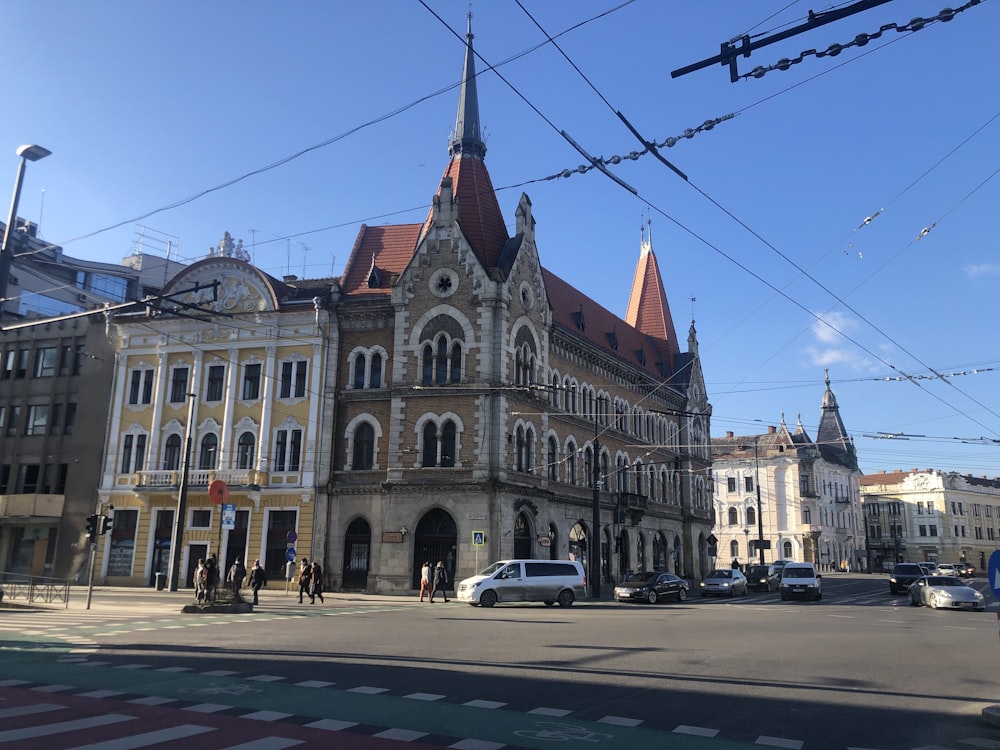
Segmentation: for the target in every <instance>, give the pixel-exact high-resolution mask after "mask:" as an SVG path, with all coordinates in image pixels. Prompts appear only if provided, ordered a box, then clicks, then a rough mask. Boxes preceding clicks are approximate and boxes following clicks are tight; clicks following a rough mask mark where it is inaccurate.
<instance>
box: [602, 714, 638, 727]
mask: <svg viewBox="0 0 1000 750" xmlns="http://www.w3.org/2000/svg"><path fill="white" fill-rule="evenodd" d="M598 721H599V722H601V723H602V724H614V725H615V726H618V727H637V726H639V725H640V724H642V719H631V718H629V717H627V716H605V717H603V718H601V719H598Z"/></svg>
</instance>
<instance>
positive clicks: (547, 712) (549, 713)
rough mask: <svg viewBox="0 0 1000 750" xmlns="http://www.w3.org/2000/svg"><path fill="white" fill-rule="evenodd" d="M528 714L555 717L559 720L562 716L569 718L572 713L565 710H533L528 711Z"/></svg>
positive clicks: (543, 708)
mask: <svg viewBox="0 0 1000 750" xmlns="http://www.w3.org/2000/svg"><path fill="white" fill-rule="evenodd" d="M528 713H529V714H536V715H538V716H555V717H556V718H559V719H561V718H562V717H564V716H569V715H570V714H571V713H573V712H572V711H568V710H566V709H565V708H545V707H542V708H533V709H531V710H530V711H528Z"/></svg>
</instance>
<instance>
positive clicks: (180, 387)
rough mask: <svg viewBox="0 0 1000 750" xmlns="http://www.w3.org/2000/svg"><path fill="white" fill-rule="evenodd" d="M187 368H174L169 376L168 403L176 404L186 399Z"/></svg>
mask: <svg viewBox="0 0 1000 750" xmlns="http://www.w3.org/2000/svg"><path fill="white" fill-rule="evenodd" d="M187 393H188V368H186V367H175V368H174V371H173V372H172V373H171V375H170V403H172V404H178V403H181V402H182V401H184V400H185V399H187Z"/></svg>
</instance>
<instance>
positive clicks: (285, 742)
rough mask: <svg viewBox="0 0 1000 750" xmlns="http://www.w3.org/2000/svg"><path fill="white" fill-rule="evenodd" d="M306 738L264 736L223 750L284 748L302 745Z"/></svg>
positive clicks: (278, 749)
mask: <svg viewBox="0 0 1000 750" xmlns="http://www.w3.org/2000/svg"><path fill="white" fill-rule="evenodd" d="M304 741H305V740H293V739H290V738H288V737H263V738H261V739H259V740H251V741H250V742H244V743H243V744H241V745H231V746H230V747H226V748H223V749H222V750H282V749H283V748H286V747H295V745H301V744H302V743H303V742H304Z"/></svg>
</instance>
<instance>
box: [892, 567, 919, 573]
mask: <svg viewBox="0 0 1000 750" xmlns="http://www.w3.org/2000/svg"><path fill="white" fill-rule="evenodd" d="M892 573H893V575H921V573H922V571H921V570H920V566H919V565H897V566H896V569H895V570H894V571H892Z"/></svg>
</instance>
